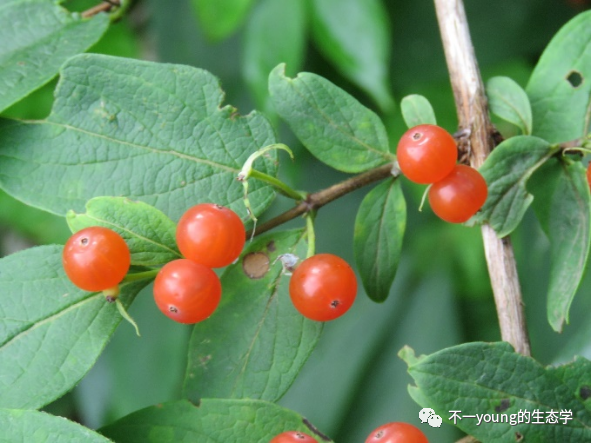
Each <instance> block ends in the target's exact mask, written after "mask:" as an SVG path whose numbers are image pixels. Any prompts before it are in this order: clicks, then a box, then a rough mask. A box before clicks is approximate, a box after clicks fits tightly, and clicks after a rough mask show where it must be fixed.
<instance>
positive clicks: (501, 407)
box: [495, 398, 510, 413]
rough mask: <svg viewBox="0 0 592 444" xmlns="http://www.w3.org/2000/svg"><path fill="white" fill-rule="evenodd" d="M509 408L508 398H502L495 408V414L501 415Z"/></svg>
mask: <svg viewBox="0 0 592 444" xmlns="http://www.w3.org/2000/svg"><path fill="white" fill-rule="evenodd" d="M508 408H510V400H509V399H508V398H504V399H502V400H501V402H500V405H498V406H496V407H495V411H496V413H501V412H504V411H506V410H508Z"/></svg>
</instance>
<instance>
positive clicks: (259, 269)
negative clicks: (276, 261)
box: [243, 252, 269, 279]
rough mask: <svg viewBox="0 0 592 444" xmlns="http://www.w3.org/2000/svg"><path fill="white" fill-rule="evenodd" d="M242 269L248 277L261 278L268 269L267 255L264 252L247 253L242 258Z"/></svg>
mask: <svg viewBox="0 0 592 444" xmlns="http://www.w3.org/2000/svg"><path fill="white" fill-rule="evenodd" d="M243 271H244V272H245V274H246V275H247V277H249V278H250V279H261V278H262V277H263V276H265V274H266V273H267V272H268V271H269V257H268V256H267V255H266V254H265V253H261V252H255V253H249V254H247V255H246V256H245V257H244V258H243Z"/></svg>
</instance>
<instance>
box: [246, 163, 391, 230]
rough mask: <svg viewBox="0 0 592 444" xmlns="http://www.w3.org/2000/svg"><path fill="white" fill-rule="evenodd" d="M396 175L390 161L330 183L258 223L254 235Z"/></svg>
mask: <svg viewBox="0 0 592 444" xmlns="http://www.w3.org/2000/svg"><path fill="white" fill-rule="evenodd" d="M398 175H399V170H398V169H397V168H394V167H393V164H392V163H388V164H385V165H381V166H379V167H377V168H374V169H372V170H369V171H366V172H364V173H362V174H358V175H357V176H353V177H350V178H349V179H346V180H344V181H343V182H340V183H338V184H335V185H332V186H330V187H329V188H325V189H324V190H321V191H317V192H316V193H311V194H309V195H308V196H307V197H306V199H305V200H303V201H301V202H299V203H298V204H297V205H296V206H295V207H294V208H291V209H289V210H288V211H286V212H284V213H282V214H280V215H278V216H276V217H274V218H273V219H270V220H268V221H267V222H264V223H262V224H260V225H258V226H257V228H256V229H255V233H254V235H255V236H257V235H259V234H262V233H265V232H266V231H269V230H271V229H272V228H275V227H277V226H279V225H282V224H284V223H286V222H288V221H289V220H292V219H295V218H296V217H298V216H301V215H303V214H305V213H308V212H310V211H314V210H317V209H319V208H321V207H323V206H324V205H327V204H328V203H329V202H332V201H334V200H335V199H338V198H340V197H341V196H344V195H346V194H348V193H351V192H352V191H355V190H357V189H359V188H362V187H364V186H366V185H369V184H371V183H373V182H377V181H379V180H381V179H386V178H387V177H389V176H394V177H396V176H398ZM251 235H252V233H251V232H249V233H247V237H251Z"/></svg>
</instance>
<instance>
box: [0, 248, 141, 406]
mask: <svg viewBox="0 0 592 444" xmlns="http://www.w3.org/2000/svg"><path fill="white" fill-rule="evenodd" d="M62 248H63V247H61V246H58V245H52V246H44V247H37V248H30V249H28V250H24V251H22V252H19V253H15V254H13V255H10V256H7V257H5V258H3V259H0V288H2V297H0V407H6V408H17V409H21V408H22V409H35V408H39V407H42V406H44V405H46V404H48V403H49V402H51V401H53V400H55V399H57V398H59V397H60V396H61V395H63V394H64V393H65V392H67V391H68V390H70V389H71V388H72V387H74V386H75V385H76V383H78V381H79V380H80V379H81V378H82V377H83V376H84V375H85V373H86V372H87V371H88V370H89V369H90V368H91V367H92V365H93V364H94V363H95V361H96V360H97V358H98V356H99V354H100V353H101V351H102V350H103V348H104V347H105V345H106V344H107V342H108V341H109V338H110V337H111V335H112V334H113V332H114V331H115V328H116V327H117V325H119V322H120V321H121V316H120V315H119V313H118V311H117V308H116V307H115V304H111V303H108V302H107V301H106V300H105V297H104V296H103V294H102V293H88V292H85V291H83V290H80V289H78V288H76V287H75V286H74V285H73V284H72V283H71V282H70V281H69V280H68V278H67V277H66V274H65V273H64V270H63V267H62ZM144 285H146V283H145V282H135V283H130V284H123V285H121V295H120V299H121V301H122V303H123V304H124V305H125V306H127V305H129V304H130V303H131V302H132V300H133V299H134V297H135V296H136V294H137V293H138V292H139V291H140V290H141V288H142V287H143V286H144Z"/></svg>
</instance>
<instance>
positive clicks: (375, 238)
mask: <svg viewBox="0 0 592 444" xmlns="http://www.w3.org/2000/svg"><path fill="white" fill-rule="evenodd" d="M406 220H407V206H406V204H405V197H404V196H403V192H402V191H401V185H400V184H399V182H398V181H396V180H395V179H389V180H386V181H384V182H383V183H381V184H380V185H378V186H376V187H375V188H374V189H373V190H372V191H370V192H369V193H368V194H367V195H366V197H365V198H364V200H363V201H362V204H361V205H360V208H359V209H358V214H357V216H356V224H355V229H354V253H355V257H356V263H357V265H358V271H359V272H360V276H361V277H362V283H363V284H364V289H365V290H366V293H367V294H368V296H369V297H370V298H371V299H372V300H374V301H376V302H382V301H384V300H385V299H386V298H387V296H388V294H389V291H390V289H391V285H392V284H393V281H394V279H395V273H396V272H397V266H398V265H399V258H400V256H401V248H402V247H403V234H404V233H405V223H406Z"/></svg>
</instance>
